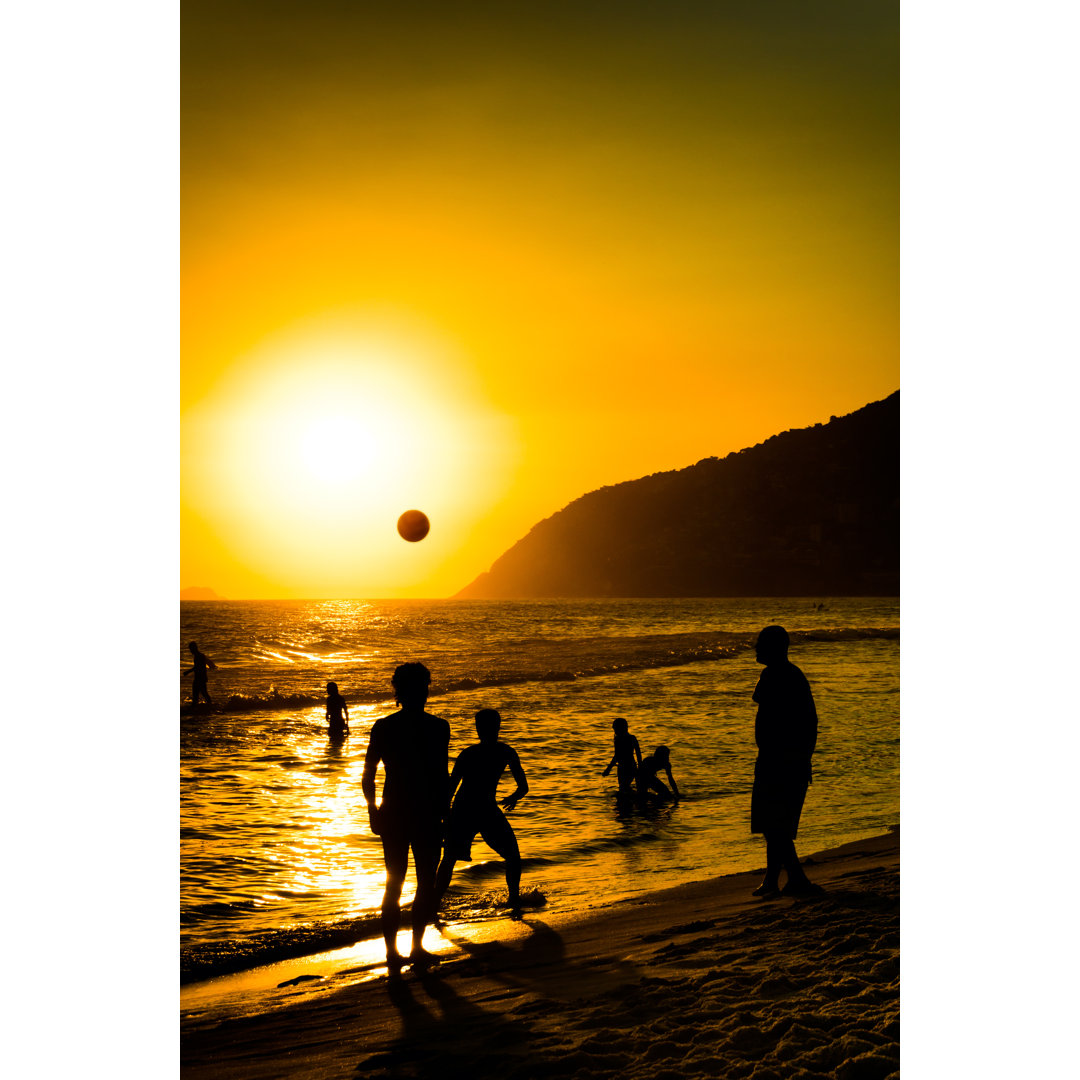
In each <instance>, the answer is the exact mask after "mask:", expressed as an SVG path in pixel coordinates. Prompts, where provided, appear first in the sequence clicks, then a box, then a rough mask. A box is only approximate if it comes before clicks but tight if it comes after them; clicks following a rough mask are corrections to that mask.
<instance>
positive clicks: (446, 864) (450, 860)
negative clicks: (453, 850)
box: [435, 854, 457, 907]
mask: <svg viewBox="0 0 1080 1080" xmlns="http://www.w3.org/2000/svg"><path fill="white" fill-rule="evenodd" d="M456 863H457V859H455V858H454V857H453V856H452V855H450V854H446V855H444V856H443V857H442V862H440V863H439V869H438V870H437V871H436V872H435V906H436V907H438V904H439V901H440V900H441V899H442V898H443V897H444V896H445V895H446V890H447V889H448V888H450V879H451V878H452V877H453V876H454V865H455V864H456Z"/></svg>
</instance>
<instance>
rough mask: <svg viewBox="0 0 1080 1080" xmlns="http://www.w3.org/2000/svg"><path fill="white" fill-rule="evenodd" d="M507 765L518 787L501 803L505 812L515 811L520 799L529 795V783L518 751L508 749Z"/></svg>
mask: <svg viewBox="0 0 1080 1080" xmlns="http://www.w3.org/2000/svg"><path fill="white" fill-rule="evenodd" d="M506 764H507V765H509V766H510V775H511V776H513V778H514V779H515V780H516V781H517V787H516V788H515V789H514V790H513V792H511V794H509V795H507V796H506V798H505V799H503V800H502V801H501V803H500V805H501V806H502V808H503V809H504V810H513V809H514V807H515V806H517V803H518V799H520V798H521V797H522V796H523V795H528V794H529V781H528V780H526V779H525V770H524V769H523V768H522V767H521V759H520V758H519V757H518V756H517V751H516V750H514V749H513V748H512V747H510V746H508V747H507V748H506Z"/></svg>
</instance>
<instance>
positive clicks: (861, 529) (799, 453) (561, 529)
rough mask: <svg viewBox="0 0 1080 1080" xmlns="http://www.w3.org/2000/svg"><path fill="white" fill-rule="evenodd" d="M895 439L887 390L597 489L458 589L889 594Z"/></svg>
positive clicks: (466, 593)
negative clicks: (841, 411)
mask: <svg viewBox="0 0 1080 1080" xmlns="http://www.w3.org/2000/svg"><path fill="white" fill-rule="evenodd" d="M899 442H900V391H899V390H897V391H895V392H894V393H893V394H890V395H889V396H888V397H886V398H884V399H882V400H881V401H877V402H871V403H870V404H868V405H864V406H863V407H862V408H861V409H857V410H855V411H854V412H852V413H849V414H847V415H846V416H842V417H832V418H831V419H830V420H829V422H828V423H825V424H815V425H813V426H810V427H805V428H795V429H792V430H789V431H784V432H781V433H779V434H777V435H773V436H771V437H770V438H768V439H766V440H765V441H764V442H762V443H758V444H757V445H756V446H753V447H747V448H744V449H742V450H738V451H734V452H732V453H730V454H728V455H726V456H725V457H723V458H716V457H712V458H704V459H702V460H701V461H699V462H697V463H696V464H694V465H689V466H687V467H685V468H683V469H676V470H669V471H667V472H660V473H653V474H652V475H651V476H645V477H640V478H638V479H636V480H625V481H622V482H621V483H619V484H614V485H609V486H606V487H602V488H598V489H597V490H595V491H591V492H588V493H586V494H585V495H582V496H580V497H579V498H577V499H575V500H573V501H572V502H570V503H568V504H567V505H566V506H565V507H563V508H562V509H561V510H559V511H557V512H556V513H554V514H552V515H551V516H550V517H547V518H544V519H543V520H542V521H540V522H538V523H537V524H536V525H534V526H533V527H532V529H530V530H529V532H528V533H527V534H526V535H525V536H524V537H522V539H520V540H519V541H517V543H516V544H514V545H513V546H512V547H510V548H509V549H507V551H506V552H504V553H503V554H502V555H501V556H500V557H499V558H498V559H496V560H495V562H494V563H493V564H492V567H491V569H490V570H488V571H486V572H485V573H482V574H480V575H479V576H478V577H477V578H476V579H474V580H473V581H472V582H470V584H468V585H467V586H465V588H464V589H462V590H460V591H459V592H458V593H457V594H456V597H457V598H462V599H512V598H513V599H532V598H554V597H566V598H573V597H577V598H581V597H637V596H640V597H650V596H653V597H655V596H842V595H846V596H874V595H880V596H886V595H898V594H899V584H900V555H899V551H900V541H899V525H900V469H899V460H900V451H899Z"/></svg>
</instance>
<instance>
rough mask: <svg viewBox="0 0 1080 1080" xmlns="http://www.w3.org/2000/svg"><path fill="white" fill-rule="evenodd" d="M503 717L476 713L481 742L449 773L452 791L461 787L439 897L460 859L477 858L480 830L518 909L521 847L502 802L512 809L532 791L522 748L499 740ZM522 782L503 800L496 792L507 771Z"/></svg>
mask: <svg viewBox="0 0 1080 1080" xmlns="http://www.w3.org/2000/svg"><path fill="white" fill-rule="evenodd" d="M501 725H502V717H501V716H499V714H498V713H497V712H496V711H495V710H494V709H481V710H480V711H479V712H478V713H477V714H476V734H477V735H478V736H479V738H480V741H479V742H478V743H476V744H475V745H473V746H467V747H465V749H464V750H462V751H461V753H460V754H458V759H457V761H455V762H454V768H453V770H452V771H451V773H450V792H451V793H453V792H454V791H455V790H457V789H458V785H459V784H460V785H461V789H460V790H458V793H457V797H456V798H455V799H454V805H453V807H452V809H451V810H450V816H449V818H448V819H447V823H446V854H445V855H443V859H442V862H441V863H440V864H439V872H438V875H437V876H436V878H435V900H436V903H438V901H439V900H441V899H442V896H443V893H445V892H446V890H447V888H448V886H449V885H450V878H451V877H452V876H453V873H454V863H455V862H457V861H458V860H459V859H462V860H466V861H470V860H471V859H472V843H473V840H474V839H475V837H476V834H477V833H479V834H480V835H481V836H482V837H483V838H484V843H485V844H487V846H488V847H490V848H491V849H492V850H493V851H494V852H495V853H496V854H498V855H501V856H502V858H503V861H504V862H505V863H506V902H507V904H508V905H509V906H510V908H511V909H512V910H514V911H519V910H520V909H521V852H520V851H519V850H518V842H517V837H516V836H515V835H514V830H513V828H512V827H511V825H510V822H509V821H507V820H506V816H505V815H504V814H503V812H502V810H500V809H499V806H502V808H503V810H506V811H507V813H509V812H510V811H511V810H513V809H514V807H515V806H517V804H518V800H519V799H521V798H522V797H523V796H525V795H527V794H528V793H529V782H528V780H526V779H525V770H524V769H523V768H522V767H521V760H520V759H519V758H518V755H517V751H516V750H515V749H514V748H513V747H512V746H509V745H508V744H507V743H504V742H500V741H499V728H500V726H501ZM507 769H509V770H510V775H511V776H513V778H514V780H515V781H516V782H517V787H516V788H514V790H513V791H512V792H511V793H510V794H509V795H507V797H506V798H505V799H503V800H501V802H499V803H498V804H496V801H495V795H496V792H497V791H498V788H499V778H500V777H501V776H502V774H503V773H504V772H505V771H506V770H507Z"/></svg>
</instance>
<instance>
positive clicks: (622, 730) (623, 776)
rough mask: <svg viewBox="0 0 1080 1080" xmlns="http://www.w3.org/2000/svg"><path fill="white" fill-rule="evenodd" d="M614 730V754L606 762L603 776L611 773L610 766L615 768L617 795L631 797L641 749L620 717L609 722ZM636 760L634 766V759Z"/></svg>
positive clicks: (639, 763)
mask: <svg viewBox="0 0 1080 1080" xmlns="http://www.w3.org/2000/svg"><path fill="white" fill-rule="evenodd" d="M611 726H612V728H613V729H614V730H615V753H614V755H613V756H612V758H611V761H609V762H608V767H607V768H606V769H605V770H604V772H603V774H602V775H603V776H607V774H608V773H609V772H611V769H612V766H617V769H616V773H615V775H616V776H617V777H618V778H619V794H620V795H632V794H633V793H634V777H635V776H636V775H637V771H638V767H639V766H640V765H641V747H640V746H638V741H637V739H636V738H635V736H633V735H631V734H630V730H629V725H628V724H627V722H626V721H625V720H624V719H623V718H622V717H621V716H620V717H619V718H618V719H616V720H612V722H611ZM635 757H636V758H637V762H636V764H635V762H634V758H635Z"/></svg>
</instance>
